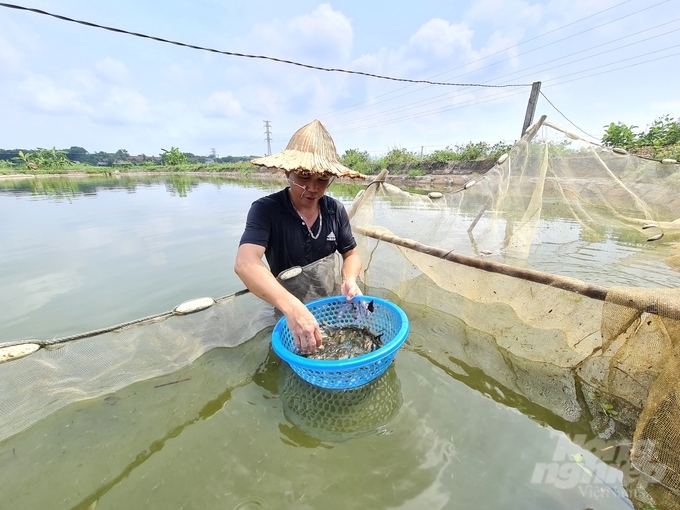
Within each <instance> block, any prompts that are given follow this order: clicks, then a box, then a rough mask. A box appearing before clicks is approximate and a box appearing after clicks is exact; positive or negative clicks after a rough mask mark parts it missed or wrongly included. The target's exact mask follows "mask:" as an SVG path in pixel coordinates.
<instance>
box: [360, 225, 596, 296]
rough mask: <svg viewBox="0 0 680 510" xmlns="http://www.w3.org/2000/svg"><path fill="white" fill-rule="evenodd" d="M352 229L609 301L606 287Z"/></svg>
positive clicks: (436, 255) (420, 249)
mask: <svg viewBox="0 0 680 510" xmlns="http://www.w3.org/2000/svg"><path fill="white" fill-rule="evenodd" d="M353 228H354V231H355V232H357V233H358V234H362V235H365V236H367V237H371V238H373V239H378V240H380V241H385V242H388V243H390V244H394V245H397V246H402V247H404V248H408V249H410V250H414V251H417V252H420V253H424V254H426V255H432V256H434V257H438V258H440V259H444V260H450V261H451V262H456V263H458V264H462V265H465V266H469V267H474V268H476V269H481V270H482V271H487V272H490V273H498V274H503V275H506V276H511V277H513V278H521V279H523V280H527V281H530V282H535V283H540V284H543V285H549V286H550V287H555V288H558V289H562V290H567V291H569V292H575V293H577V294H581V295H583V296H587V297H589V298H593V299H599V300H600V301H604V300H605V299H606V297H607V292H608V291H609V289H607V288H605V287H600V286H599V285H593V284H590V283H586V282H584V281H581V280H578V279H576V278H570V277H567V276H559V275H554V274H550V273H544V272H542V271H536V270H534V269H524V268H521V267H515V266H510V265H508V264H502V263H500V262H494V261H492V260H484V259H478V258H474V257H469V256H467V255H460V254H458V253H453V252H450V251H446V250H442V249H441V248H435V247H433V246H428V245H426V244H422V243H419V242H417V241H413V240H412V239H404V238H401V237H397V236H395V235H393V234H385V233H379V232H376V231H375V230H372V229H367V228H363V227H353Z"/></svg>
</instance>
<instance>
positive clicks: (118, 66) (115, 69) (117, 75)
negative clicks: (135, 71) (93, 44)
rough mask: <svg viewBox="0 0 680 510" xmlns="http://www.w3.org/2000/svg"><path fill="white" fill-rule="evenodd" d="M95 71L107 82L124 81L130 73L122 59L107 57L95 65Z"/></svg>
mask: <svg viewBox="0 0 680 510" xmlns="http://www.w3.org/2000/svg"><path fill="white" fill-rule="evenodd" d="M94 69H95V73H96V74H97V76H98V77H99V78H101V79H102V80H104V81H105V82H111V83H123V82H124V81H126V80H127V79H128V77H129V75H130V73H129V72H128V70H127V67H125V64H123V63H122V62H121V61H119V60H116V59H113V58H111V57H107V58H105V59H104V60H100V61H99V62H97V63H96V64H95V65H94Z"/></svg>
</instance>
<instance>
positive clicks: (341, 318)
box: [272, 296, 409, 389]
mask: <svg viewBox="0 0 680 510" xmlns="http://www.w3.org/2000/svg"><path fill="white" fill-rule="evenodd" d="M371 301H373V312H369V311H368V310H367V309H366V306H365V305H367V304H368V303H370V302H371ZM362 302H363V303H362ZM305 306H306V307H307V308H308V309H309V311H310V312H312V315H314V318H316V320H317V321H318V322H319V324H321V323H322V322H325V323H326V324H328V325H329V326H331V327H344V326H358V327H360V328H363V327H365V328H367V329H368V330H369V331H370V332H371V333H373V334H375V335H381V337H380V339H381V340H382V342H383V346H382V347H380V348H379V349H376V350H375V351H373V352H371V353H368V354H364V355H363V356H357V357H356V358H350V359H343V360H315V359H308V358H305V357H304V356H300V355H299V352H300V351H299V350H298V349H297V348H296V347H295V342H294V340H293V335H292V334H291V332H290V330H289V329H288V325H287V324H286V318H285V317H282V318H281V319H280V320H279V322H278V323H277V324H276V326H275V327H274V332H273V333H272V348H273V349H274V352H276V354H278V356H279V357H280V358H281V359H282V360H283V361H285V362H286V363H288V364H289V365H290V367H291V368H292V369H293V371H294V372H295V373H296V374H298V375H299V376H300V377H301V378H302V379H304V380H305V381H307V382H309V383H311V384H313V385H315V386H320V387H322V388H330V389H345V388H356V387H357V386H361V385H362V384H366V383H367V382H370V381H372V380H373V379H375V378H376V377H378V376H380V375H381V374H382V373H383V372H384V371H385V370H387V367H389V366H390V363H392V360H394V357H395V355H396V354H397V350H399V347H401V345H402V344H403V343H404V341H405V340H406V337H407V336H408V333H409V322H408V317H406V314H405V313H404V312H403V310H402V309H401V308H399V307H398V306H397V305H395V304H394V303H390V302H389V301H387V300H385V299H380V298H376V297H370V296H357V297H355V298H354V299H353V300H352V301H347V298H346V297H345V296H334V297H329V298H323V299H317V300H316V301H311V302H310V303H307V304H306V305H305Z"/></svg>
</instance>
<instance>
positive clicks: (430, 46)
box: [410, 18, 474, 59]
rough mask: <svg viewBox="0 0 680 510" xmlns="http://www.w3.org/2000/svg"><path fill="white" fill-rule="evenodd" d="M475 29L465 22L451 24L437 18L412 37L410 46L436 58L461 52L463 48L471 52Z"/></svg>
mask: <svg viewBox="0 0 680 510" xmlns="http://www.w3.org/2000/svg"><path fill="white" fill-rule="evenodd" d="M473 35H474V31H472V30H470V28H469V27H468V26H467V25H466V24H465V23H460V24H450V23H449V22H448V21H446V20H443V19H439V18H435V19H431V20H430V21H428V22H427V23H425V24H424V25H423V26H422V27H420V29H419V30H418V31H417V32H416V33H415V34H414V35H413V36H412V37H411V41H410V48H411V49H412V50H415V51H416V52H418V53H420V54H427V55H428V56H430V57H432V58H436V59H444V58H448V57H451V56H452V55H454V54H456V53H459V52H460V50H461V49H463V50H464V51H466V52H469V51H470V49H471V44H470V42H471V40H472V36H473Z"/></svg>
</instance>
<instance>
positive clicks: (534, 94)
mask: <svg viewBox="0 0 680 510" xmlns="http://www.w3.org/2000/svg"><path fill="white" fill-rule="evenodd" d="M539 92H541V82H540V81H535V82H534V83H533V84H532V85H531V95H530V96H529V103H528V104H527V113H526V115H525V116H524V125H523V126H522V136H524V133H526V132H527V129H529V126H531V124H532V123H533V122H534V113H536V103H538V94H539Z"/></svg>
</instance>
